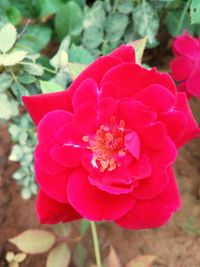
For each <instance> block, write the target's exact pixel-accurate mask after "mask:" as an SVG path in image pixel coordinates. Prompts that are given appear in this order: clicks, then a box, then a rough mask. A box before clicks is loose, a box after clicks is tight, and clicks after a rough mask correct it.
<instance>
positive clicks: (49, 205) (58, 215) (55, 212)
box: [36, 190, 81, 224]
mask: <svg viewBox="0 0 200 267" xmlns="http://www.w3.org/2000/svg"><path fill="white" fill-rule="evenodd" d="M36 208H37V215H38V219H39V222H40V223H41V224H43V223H48V224H56V223H61V222H62V223H63V222H70V221H73V220H77V219H80V218H81V216H80V215H79V214H78V213H77V212H76V211H75V210H74V209H73V208H72V207H71V205H70V204H68V203H67V204H64V203H60V202H58V201H56V200H54V199H52V198H51V197H49V196H48V195H47V194H45V193H44V192H43V191H42V190H39V193H38V198H37V204H36Z"/></svg>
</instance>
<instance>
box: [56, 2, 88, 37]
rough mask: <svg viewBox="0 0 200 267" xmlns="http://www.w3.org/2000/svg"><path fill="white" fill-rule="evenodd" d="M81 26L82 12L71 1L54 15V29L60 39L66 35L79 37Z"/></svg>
mask: <svg viewBox="0 0 200 267" xmlns="http://www.w3.org/2000/svg"><path fill="white" fill-rule="evenodd" d="M82 24H83V13H82V10H81V9H80V7H79V5H77V4H76V3H75V2H73V1H69V2H68V3H66V4H65V5H64V6H63V7H62V8H61V9H60V10H59V11H58V13H57V14H56V18H55V28H56V32H57V34H58V37H59V38H60V39H62V38H64V37H65V36H66V35H74V36H77V35H79V34H80V32H81V31H82Z"/></svg>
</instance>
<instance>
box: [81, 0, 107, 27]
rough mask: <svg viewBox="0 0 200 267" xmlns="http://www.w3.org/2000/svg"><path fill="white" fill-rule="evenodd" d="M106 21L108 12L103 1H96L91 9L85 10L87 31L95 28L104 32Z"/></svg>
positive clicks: (84, 25) (84, 24) (84, 23)
mask: <svg viewBox="0 0 200 267" xmlns="http://www.w3.org/2000/svg"><path fill="white" fill-rule="evenodd" d="M105 19H106V12H105V9H104V3H103V2H101V1H96V2H94V4H93V6H92V7H91V8H89V7H86V8H85V18H84V22H83V27H84V28H85V29H87V28H88V27H91V26H94V27H96V28H98V29H101V30H103V27H104V23H105Z"/></svg>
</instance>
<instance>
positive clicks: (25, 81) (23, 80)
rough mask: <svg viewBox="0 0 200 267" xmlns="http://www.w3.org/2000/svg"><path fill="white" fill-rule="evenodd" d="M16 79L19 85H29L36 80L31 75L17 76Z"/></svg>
mask: <svg viewBox="0 0 200 267" xmlns="http://www.w3.org/2000/svg"><path fill="white" fill-rule="evenodd" d="M17 79H18V81H19V82H20V83H23V84H31V83H34V82H35V81H36V78H35V77H34V76H32V75H29V74H27V73H23V74H22V75H19V76H17Z"/></svg>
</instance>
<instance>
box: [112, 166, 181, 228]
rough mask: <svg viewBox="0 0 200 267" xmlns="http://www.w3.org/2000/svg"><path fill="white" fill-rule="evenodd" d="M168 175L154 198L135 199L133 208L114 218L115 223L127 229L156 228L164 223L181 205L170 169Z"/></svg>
mask: <svg viewBox="0 0 200 267" xmlns="http://www.w3.org/2000/svg"><path fill="white" fill-rule="evenodd" d="M168 176H169V183H168V185H167V186H166V187H165V189H164V190H163V191H162V192H161V193H160V194H159V195H158V196H157V197H156V198H153V199H152V200H148V201H146V200H140V201H136V204H135V206H134V207H133V209H132V210H131V211H129V212H128V213H127V214H126V215H125V216H124V217H122V218H120V219H118V220H116V223H117V224H119V225H120V226H122V227H124V228H128V229H145V228H156V227H159V226H161V225H163V224H165V223H166V222H167V221H168V220H169V219H170V218H171V216H172V214H173V213H174V212H175V211H176V210H178V209H180V206H181V200H180V194H179V191H178V188H177V184H176V180H175V177H174V174H173V171H172V169H169V170H168Z"/></svg>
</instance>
